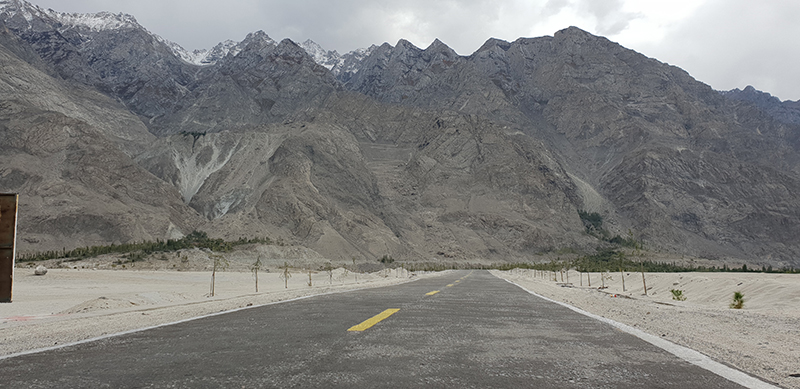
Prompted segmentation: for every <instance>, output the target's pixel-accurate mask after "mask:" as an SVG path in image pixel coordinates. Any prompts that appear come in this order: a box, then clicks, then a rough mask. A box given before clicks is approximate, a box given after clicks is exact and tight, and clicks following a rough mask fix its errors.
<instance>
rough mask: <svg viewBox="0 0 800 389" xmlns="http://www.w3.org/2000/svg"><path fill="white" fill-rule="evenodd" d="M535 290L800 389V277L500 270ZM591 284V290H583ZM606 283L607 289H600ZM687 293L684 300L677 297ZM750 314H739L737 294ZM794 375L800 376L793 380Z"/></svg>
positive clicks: (744, 309)
mask: <svg viewBox="0 0 800 389" xmlns="http://www.w3.org/2000/svg"><path fill="white" fill-rule="evenodd" d="M493 273H494V274H495V275H497V276H499V277H501V278H505V279H508V280H510V281H513V282H515V283H517V284H519V285H521V286H523V287H525V288H526V289H528V290H531V291H533V292H535V293H538V294H540V295H543V296H545V297H548V298H551V299H553V300H556V301H560V302H564V303H567V304H570V305H572V306H575V307H578V308H580V309H583V310H585V311H588V312H591V313H594V314H596V315H599V316H603V317H606V318H609V319H612V320H614V321H617V322H620V323H624V324H627V325H629V326H632V327H635V328H638V329H640V330H642V331H645V332H647V333H650V334H653V335H656V336H661V337H662V338H664V339H667V340H669V341H671V342H673V343H676V344H679V345H682V346H685V347H688V348H691V349H694V350H696V351H699V352H701V353H703V354H705V355H707V356H709V357H711V358H712V359H714V360H716V361H718V362H721V363H724V364H728V365H730V366H733V367H735V368H737V369H739V370H742V371H744V372H747V373H749V374H752V375H754V376H757V377H759V378H761V379H763V380H765V381H767V382H773V383H775V384H777V385H780V386H782V387H785V388H800V275H793V274H761V273H645V281H646V283H647V291H648V294H647V295H644V286H643V282H642V274H641V273H625V277H624V278H625V287H626V288H625V289H626V290H625V291H623V289H622V278H623V277H622V274H621V273H607V277H610V278H606V279H601V278H600V277H601V276H600V273H592V274H591V285H592V287H589V286H588V283H589V280H587V275H586V273H584V274H583V275H582V277H579V274H578V273H577V272H574V271H573V272H570V273H569V283H567V275H566V274H564V281H563V282H562V279H561V274H560V273H559V274H556V276H557V281H554V280H553V276H554V273H547V272H546V273H544V274H542V272H537V271H534V270H519V269H517V270H513V271H507V272H501V271H494V272H493ZM581 284H583V286H581ZM603 284H605V286H606V287H607V288H605V289H599V287H601V286H602V285H603ZM672 289H676V290H681V291H682V292H683V295H684V296H685V297H686V300H685V301H676V300H673V298H672V293H671V292H670V290H672ZM736 291H739V292H742V293H743V294H744V299H745V302H744V308H743V309H731V308H729V304H730V303H731V302H732V301H733V293H734V292H736ZM792 375H798V377H793V376H792Z"/></svg>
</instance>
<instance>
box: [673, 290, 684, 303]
mask: <svg viewBox="0 0 800 389" xmlns="http://www.w3.org/2000/svg"><path fill="white" fill-rule="evenodd" d="M670 293H672V299H673V300H678V301H686V296H684V295H683V291H682V290H680V289H671V290H670Z"/></svg>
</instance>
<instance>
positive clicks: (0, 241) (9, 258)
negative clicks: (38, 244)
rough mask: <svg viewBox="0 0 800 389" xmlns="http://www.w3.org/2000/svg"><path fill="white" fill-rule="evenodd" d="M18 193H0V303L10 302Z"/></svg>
mask: <svg viewBox="0 0 800 389" xmlns="http://www.w3.org/2000/svg"><path fill="white" fill-rule="evenodd" d="M18 202H19V195H17V194H0V303H10V302H11V289H12V286H13V283H14V258H15V255H16V242H17V204H18Z"/></svg>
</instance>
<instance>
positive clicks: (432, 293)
mask: <svg viewBox="0 0 800 389" xmlns="http://www.w3.org/2000/svg"><path fill="white" fill-rule="evenodd" d="M436 293H439V291H438V290H434V291H433V292H428V293H425V295H426V296H433V295H435V294H436Z"/></svg>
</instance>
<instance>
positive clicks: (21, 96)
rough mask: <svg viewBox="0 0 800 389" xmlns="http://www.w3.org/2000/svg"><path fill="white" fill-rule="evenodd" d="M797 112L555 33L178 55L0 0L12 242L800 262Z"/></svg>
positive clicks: (98, 21)
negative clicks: (630, 250)
mask: <svg viewBox="0 0 800 389" xmlns="http://www.w3.org/2000/svg"><path fill="white" fill-rule="evenodd" d="M798 105H800V104H798V103H797V102H780V101H777V99H775V98H772V97H771V96H769V95H767V94H764V93H762V92H758V91H755V90H754V89H753V88H752V87H750V88H746V89H745V90H744V91H739V90H734V91H730V92H723V93H720V92H717V91H714V90H713V89H712V88H711V87H709V86H708V85H705V84H703V83H700V82H698V81H696V80H694V79H693V78H692V77H691V76H690V75H689V74H688V73H686V72H685V71H683V70H681V69H680V68H677V67H674V66H670V65H667V64H664V63H661V62H659V61H657V60H656V59H652V58H647V57H645V56H643V55H641V54H639V53H636V52H634V51H631V50H628V49H626V48H624V47H622V46H620V45H618V44H616V43H614V42H611V41H609V40H607V39H605V38H603V37H598V36H594V35H591V34H589V33H587V32H585V31H582V30H580V29H577V28H574V27H570V28H567V29H564V30H561V31H559V32H557V33H555V34H554V36H545V37H540V38H520V39H518V40H516V41H514V42H506V41H501V40H497V39H490V40H488V41H487V42H486V43H485V44H484V45H483V46H482V47H481V48H480V49H478V50H477V51H476V52H475V53H473V54H472V55H469V56H461V55H458V54H457V53H456V52H455V51H453V50H452V49H450V48H449V47H448V46H447V45H446V44H445V43H443V42H440V41H438V40H436V41H434V42H433V43H432V44H431V45H430V46H429V47H427V48H425V49H422V48H418V47H415V46H414V45H413V44H411V43H410V42H407V41H405V40H401V41H399V42H397V44H396V45H394V46H392V45H390V44H388V43H384V44H382V45H380V46H372V47H371V48H369V49H364V50H357V51H354V52H351V53H347V54H344V55H340V54H338V53H337V52H335V51H326V50H324V49H323V48H322V47H320V46H319V45H317V44H316V43H314V42H313V41H306V42H303V43H301V44H297V43H295V42H292V41H291V40H288V39H284V40H282V41H280V42H277V41H275V40H273V39H271V38H270V37H269V36H268V35H267V34H266V33H264V32H261V31H259V32H254V33H252V34H249V35H248V36H247V37H245V39H244V40H242V41H241V42H233V41H227V42H223V43H220V44H219V45H218V46H216V47H214V48H212V49H211V50H208V51H202V50H200V51H194V52H188V51H186V50H184V49H183V48H181V47H180V46H179V45H176V44H174V43H172V42H169V41H167V40H165V39H163V38H161V37H158V36H156V35H154V34H152V33H151V32H149V31H148V30H147V29H146V28H144V27H143V26H141V25H139V24H138V23H137V22H136V20H135V18H134V17H132V16H130V15H124V14H111V13H100V14H91V15H78V14H64V13H59V12H57V11H52V10H43V9H41V8H39V7H37V6H34V5H32V4H30V3H28V2H26V1H23V0H2V1H0V134H2V135H0V136H2V139H3V142H2V143H0V158H2V163H0V192H16V193H20V195H21V196H20V202H21V204H20V217H19V223H20V224H19V228H20V239H21V240H20V242H19V243H20V250H21V251H36V250H50V249H60V248H62V247H66V248H72V247H77V246H85V245H95V244H108V243H112V242H116V243H120V242H129V241H136V240H145V239H147V240H154V239H165V238H175V237H180V236H182V235H184V234H188V233H189V232H191V231H192V230H195V229H198V230H204V231H207V232H208V233H209V234H210V235H211V236H215V237H222V238H228V239H236V238H239V237H263V236H270V237H272V238H273V239H275V238H278V237H280V238H282V239H284V240H285V241H287V242H290V243H293V244H299V245H304V246H307V247H309V248H312V249H314V250H316V251H318V252H320V253H321V254H323V255H324V256H326V257H328V258H332V259H348V260H349V259H351V258H364V259H370V260H374V259H375V258H379V257H381V256H384V255H388V256H392V257H393V258H396V259H402V260H425V261H431V260H448V261H456V260H472V259H478V258H480V259H486V260H508V261H517V260H528V259H530V258H531V257H532V256H534V255H536V254H537V253H542V252H549V251H557V250H560V249H570V250H577V251H586V252H589V251H591V250H593V249H595V248H596V247H600V246H603V245H607V243H606V242H603V241H601V240H600V239H598V238H597V237H595V236H593V235H590V234H587V233H586V229H585V225H584V222H583V221H582V220H581V218H580V217H579V213H578V211H579V210H585V211H587V212H597V213H599V214H601V215H602V216H603V218H604V222H605V223H604V227H605V228H606V229H607V230H608V231H609V233H610V234H611V235H616V234H619V235H622V236H626V237H633V238H634V239H636V240H639V241H641V242H644V245H645V247H646V248H648V249H649V250H653V251H663V252H671V253H675V254H678V255H683V254H685V255H693V256H700V257H706V258H715V259H721V260H730V261H740V262H741V261H747V262H748V263H753V264H769V265H774V266H797V265H800V239H797V234H798V231H800V195H799V194H798V193H800V152H799V151H800V120H798V117H800V115H798V112H800V110H798Z"/></svg>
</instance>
